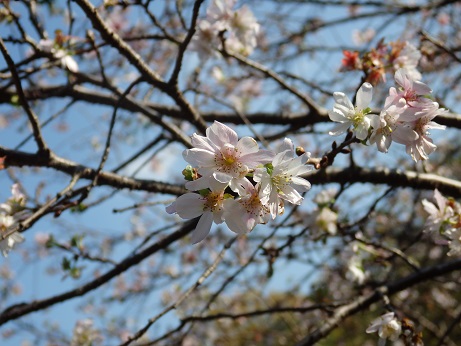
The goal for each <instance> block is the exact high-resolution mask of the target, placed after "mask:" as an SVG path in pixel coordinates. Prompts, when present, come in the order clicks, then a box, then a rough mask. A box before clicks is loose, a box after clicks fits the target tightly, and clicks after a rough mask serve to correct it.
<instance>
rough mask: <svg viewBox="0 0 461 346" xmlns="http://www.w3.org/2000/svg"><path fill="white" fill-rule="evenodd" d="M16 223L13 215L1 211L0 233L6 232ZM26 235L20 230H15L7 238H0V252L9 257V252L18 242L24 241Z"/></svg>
mask: <svg viewBox="0 0 461 346" xmlns="http://www.w3.org/2000/svg"><path fill="white" fill-rule="evenodd" d="M15 224H16V220H15V219H14V217H12V216H11V215H7V214H5V213H0V235H4V234H6V233H7V232H8V231H10V230H11V228H12V227H14V226H15ZM23 241H24V237H23V236H22V235H21V233H19V232H14V233H12V234H10V235H9V236H7V237H6V238H5V239H0V252H1V253H2V255H3V257H8V252H10V250H11V249H13V247H14V245H15V244H16V243H22V242H23Z"/></svg>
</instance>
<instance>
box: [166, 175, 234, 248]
mask: <svg viewBox="0 0 461 346" xmlns="http://www.w3.org/2000/svg"><path fill="white" fill-rule="evenodd" d="M208 182H209V183H210V186H209V187H210V190H209V191H208V192H206V193H205V194H204V195H202V194H198V193H186V194H184V195H182V196H179V197H178V198H177V199H176V201H174V202H173V203H172V204H171V205H169V206H168V207H167V208H166V211H167V213H169V214H173V213H176V214H178V215H179V216H180V217H181V218H183V219H193V218H196V217H199V216H200V219H199V221H198V224H197V227H196V228H195V230H194V231H193V232H192V243H193V244H195V243H198V242H200V241H202V240H203V239H205V237H206V236H207V235H208V233H210V229H211V225H212V223H213V221H214V222H215V223H216V224H220V223H222V222H223V212H224V210H223V201H224V188H225V187H226V184H222V183H219V182H217V181H213V180H208Z"/></svg>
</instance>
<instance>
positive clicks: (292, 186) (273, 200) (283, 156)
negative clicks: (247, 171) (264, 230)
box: [253, 138, 313, 219]
mask: <svg viewBox="0 0 461 346" xmlns="http://www.w3.org/2000/svg"><path fill="white" fill-rule="evenodd" d="M280 150H281V151H280V152H279V153H278V154H277V155H275V157H274V159H273V160H272V162H271V163H270V164H267V165H266V166H265V167H264V168H257V169H256V170H255V172H254V175H253V179H254V180H255V181H256V182H258V183H260V184H261V189H260V193H259V195H260V198H261V201H262V203H264V204H268V205H269V209H270V212H271V215H272V218H273V219H274V218H275V217H276V216H277V215H278V214H279V211H280V210H279V209H280V206H283V201H282V199H283V200H286V201H288V202H290V203H292V204H297V205H299V204H301V202H302V200H303V197H302V196H301V195H300V193H299V192H305V191H308V190H309V189H310V188H311V184H310V183H309V182H308V181H307V180H306V179H304V178H301V177H299V176H300V175H303V174H305V173H307V172H310V171H311V170H312V169H313V168H312V167H311V166H306V162H307V160H308V159H309V156H310V153H304V154H303V155H301V156H299V157H296V158H293V156H294V155H295V150H294V146H293V142H292V141H291V140H290V139H288V138H285V140H284V143H283V145H282V146H281V149H280Z"/></svg>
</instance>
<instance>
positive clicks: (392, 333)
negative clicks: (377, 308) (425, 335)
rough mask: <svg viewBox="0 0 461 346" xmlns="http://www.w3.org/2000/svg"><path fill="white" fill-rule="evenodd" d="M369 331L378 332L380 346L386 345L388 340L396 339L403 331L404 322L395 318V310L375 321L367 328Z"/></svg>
mask: <svg viewBox="0 0 461 346" xmlns="http://www.w3.org/2000/svg"><path fill="white" fill-rule="evenodd" d="M366 332H367V333H374V332H378V335H379V337H380V338H381V339H380V340H379V346H382V345H385V343H386V340H387V339H389V340H391V341H396V340H397V339H398V338H399V336H400V334H401V333H402V324H401V323H400V322H399V321H398V320H397V319H396V318H395V316H394V313H393V312H388V313H386V314H384V315H382V316H380V317H378V318H377V319H375V320H374V321H373V322H371V325H370V326H369V327H368V328H367V330H366Z"/></svg>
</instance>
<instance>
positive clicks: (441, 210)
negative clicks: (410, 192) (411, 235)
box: [421, 189, 455, 233]
mask: <svg viewBox="0 0 461 346" xmlns="http://www.w3.org/2000/svg"><path fill="white" fill-rule="evenodd" d="M434 200H435V203H436V204H434V203H432V202H429V201H428V200H427V199H423V200H422V202H421V203H422V204H423V207H424V210H425V211H426V212H427V213H428V214H429V216H428V218H427V219H426V223H425V224H424V229H425V231H427V232H440V233H443V232H444V231H445V230H446V229H447V226H448V227H449V224H450V223H449V220H450V219H451V218H452V217H453V216H454V215H455V213H454V210H453V208H452V207H451V205H450V203H449V201H448V199H447V198H445V197H444V196H443V195H442V194H441V193H440V192H439V190H437V189H435V190H434Z"/></svg>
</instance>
